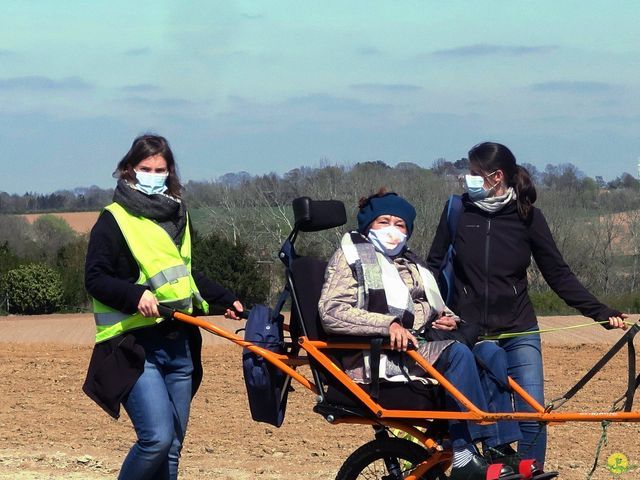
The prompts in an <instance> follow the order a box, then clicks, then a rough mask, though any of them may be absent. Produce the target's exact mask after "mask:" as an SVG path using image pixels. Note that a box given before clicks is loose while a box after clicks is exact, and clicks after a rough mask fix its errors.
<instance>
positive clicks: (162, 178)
mask: <svg viewBox="0 0 640 480" xmlns="http://www.w3.org/2000/svg"><path fill="white" fill-rule="evenodd" d="M134 172H136V180H137V182H136V184H135V188H136V189H137V190H140V191H141V192H142V193H146V194H147V195H154V194H157V193H164V192H166V191H167V177H168V176H169V173H168V172H167V173H151V172H139V171H138V170H134Z"/></svg>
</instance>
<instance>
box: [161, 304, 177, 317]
mask: <svg viewBox="0 0 640 480" xmlns="http://www.w3.org/2000/svg"><path fill="white" fill-rule="evenodd" d="M174 312H175V310H174V309H173V308H171V307H167V306H165V305H162V304H160V305H158V313H159V314H160V316H161V317H162V318H164V319H166V320H171V319H172V318H173V314H174Z"/></svg>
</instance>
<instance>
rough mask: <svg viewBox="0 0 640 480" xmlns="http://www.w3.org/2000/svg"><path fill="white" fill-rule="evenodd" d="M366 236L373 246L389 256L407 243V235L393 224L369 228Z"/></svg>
mask: <svg viewBox="0 0 640 480" xmlns="http://www.w3.org/2000/svg"><path fill="white" fill-rule="evenodd" d="M367 237H368V238H369V240H370V241H371V243H373V246H374V247H376V248H377V249H378V250H379V251H380V252H382V253H384V254H385V255H388V256H390V257H393V256H394V255H397V254H399V253H400V252H401V251H402V249H403V248H404V246H405V245H406V244H407V236H406V235H405V234H404V233H402V232H401V231H400V230H399V229H398V228H397V227H394V226H393V225H390V226H388V227H383V228H378V229H377V230H374V229H371V230H369V235H368V236H367Z"/></svg>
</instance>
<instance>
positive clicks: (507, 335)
mask: <svg viewBox="0 0 640 480" xmlns="http://www.w3.org/2000/svg"><path fill="white" fill-rule="evenodd" d="M605 323H609V320H603V321H597V322H589V323H581V324H579V325H570V326H568V327H555V328H541V329H539V330H531V331H527V332H514V333H500V334H498V335H482V336H480V337H479V339H480V340H502V339H505V338H515V337H524V336H526V335H533V334H535V333H550V332H559V331H560V330H571V329H574V328H584V327H591V326H593V325H604V324H605ZM624 323H625V324H627V325H629V326H631V325H634V323H635V322H628V321H626V320H625V321H624Z"/></svg>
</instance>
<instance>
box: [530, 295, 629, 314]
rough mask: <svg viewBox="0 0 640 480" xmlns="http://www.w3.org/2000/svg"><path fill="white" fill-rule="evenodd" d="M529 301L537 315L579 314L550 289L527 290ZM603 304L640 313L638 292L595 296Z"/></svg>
mask: <svg viewBox="0 0 640 480" xmlns="http://www.w3.org/2000/svg"><path fill="white" fill-rule="evenodd" d="M529 296H530V297H531V302H532V303H533V307H534V308H535V310H536V313H537V314H538V315H542V316H545V315H580V312H578V311H577V310H576V309H575V308H571V307H569V306H568V305H567V304H566V303H564V301H563V300H562V299H561V298H560V297H558V296H557V295H556V294H555V293H554V292H552V291H551V290H548V291H543V292H529ZM597 298H598V300H600V301H601V302H602V303H604V304H605V305H607V306H609V307H611V308H615V309H616V310H620V311H621V312H625V313H640V292H639V293H635V292H633V293H620V294H615V295H614V294H610V295H603V296H597Z"/></svg>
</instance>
